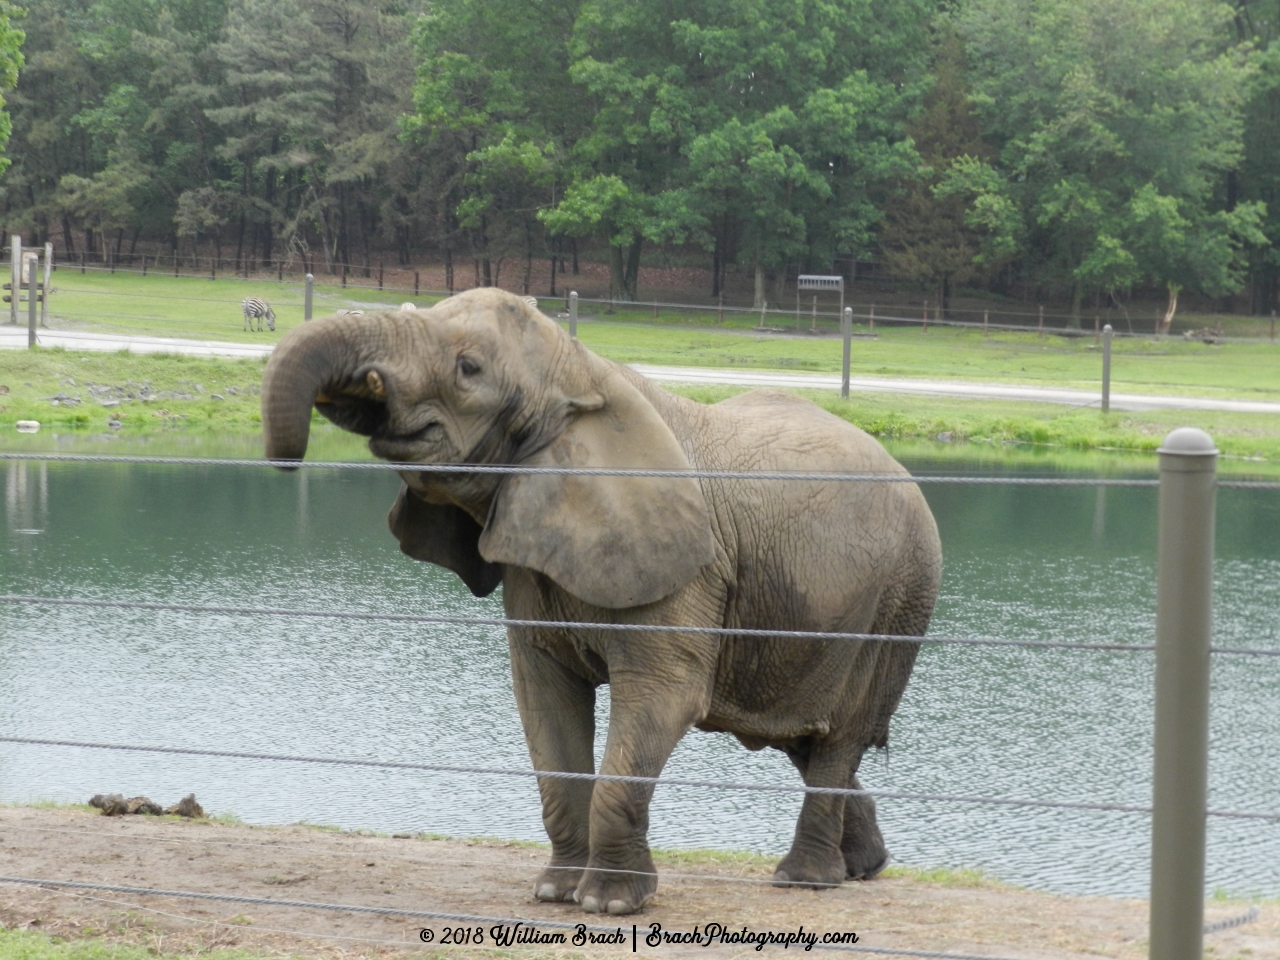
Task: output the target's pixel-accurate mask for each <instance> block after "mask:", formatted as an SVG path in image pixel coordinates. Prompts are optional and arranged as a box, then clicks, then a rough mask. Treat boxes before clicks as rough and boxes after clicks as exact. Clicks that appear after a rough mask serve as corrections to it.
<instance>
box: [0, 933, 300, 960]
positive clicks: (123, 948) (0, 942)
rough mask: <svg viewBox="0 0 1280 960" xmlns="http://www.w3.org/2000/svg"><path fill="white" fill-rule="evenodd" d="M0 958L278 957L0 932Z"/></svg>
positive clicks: (216, 959)
mask: <svg viewBox="0 0 1280 960" xmlns="http://www.w3.org/2000/svg"><path fill="white" fill-rule="evenodd" d="M0 956H2V957H4V958H5V960H155V958H157V957H160V958H163V960H186V958H193V960H194V958H195V957H199V958H200V960H263V958H265V957H268V956H270V957H278V956H279V955H278V954H264V953H256V952H249V951H245V950H210V951H200V952H199V953H171V952H169V951H164V952H160V951H157V950H156V949H155V948H154V947H149V946H148V947H143V946H137V945H134V944H125V943H108V942H106V941H104V940H100V939H97V938H96V937H90V938H87V939H83V940H81V939H76V940H64V939H62V938H60V937H51V936H49V935H48V934H45V933H36V932H33V931H29V930H3V929H0Z"/></svg>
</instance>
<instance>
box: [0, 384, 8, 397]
mask: <svg viewBox="0 0 1280 960" xmlns="http://www.w3.org/2000/svg"><path fill="white" fill-rule="evenodd" d="M8 392H9V388H8V387H6V386H5V385H4V384H3V383H0V397H3V396H4V395H5V394H6V393H8Z"/></svg>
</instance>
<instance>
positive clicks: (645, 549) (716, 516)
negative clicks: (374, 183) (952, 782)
mask: <svg viewBox="0 0 1280 960" xmlns="http://www.w3.org/2000/svg"><path fill="white" fill-rule="evenodd" d="M313 404H314V405H315V406H316V408H317V409H318V410H319V411H320V412H321V413H322V414H323V415H324V416H326V417H328V418H329V419H330V420H332V421H333V422H335V423H337V424H338V425H339V426H342V427H344V428H346V429H349V430H353V431H355V432H357V433H360V434H364V435H366V436H368V437H369V438H370V439H369V447H370V449H371V450H372V451H373V452H374V453H375V454H376V455H378V456H379V457H383V458H386V459H388V460H391V461H395V462H418V463H489V464H529V465H564V466H574V467H624V468H653V469H662V470H673V469H674V470H679V469H689V468H690V467H691V466H692V467H693V468H696V469H699V470H714V471H797V470H803V471H811V472H820V471H831V472H842V473H849V472H851V473H884V474H894V475H905V471H904V470H903V469H902V467H901V466H899V465H898V464H897V463H896V462H895V461H894V460H893V459H892V458H890V457H889V455H888V454H887V453H885V451H884V449H883V448H882V447H881V446H880V445H879V444H878V443H876V441H875V440H873V439H872V438H871V437H869V436H867V435H866V434H864V433H862V432H861V431H860V430H858V429H856V428H854V427H852V426H850V425H849V424H847V423H845V422H844V421H842V420H840V419H838V418H836V417H834V416H832V415H830V414H828V413H825V412H824V411H822V410H820V409H819V408H818V407H816V406H814V405H813V404H811V403H809V402H807V401H805V400H800V399H797V398H796V397H793V396H789V395H787V394H783V393H778V392H772V391H760V392H755V393H747V394H743V395H741V396H737V397H734V398H732V399H730V400H725V401H723V402H722V403H718V404H715V405H714V406H704V405H701V404H697V403H694V402H692V401H690V400H685V399H683V398H681V397H676V396H673V395H671V394H669V393H666V392H665V391H663V390H661V389H659V388H658V387H657V386H655V385H654V384H652V383H650V382H649V381H647V380H646V379H644V378H643V377H641V376H639V375H638V374H636V373H634V372H632V371H630V370H628V369H626V368H625V367H622V366H619V365H618V364H615V363H612V362H609V361H607V360H603V359H601V358H600V357H597V356H595V355H594V354H593V353H591V352H590V351H589V350H587V349H586V348H585V347H583V346H582V345H581V344H580V343H578V342H577V341H574V340H571V339H570V338H569V337H568V336H567V335H566V334H565V333H564V332H563V331H562V330H561V329H560V328H559V327H558V326H557V325H556V324H555V323H553V322H552V321H551V320H549V319H547V318H546V317H544V316H543V315H541V314H540V313H538V312H537V311H536V310H535V309H533V308H532V307H530V306H529V305H527V304H526V303H524V302H522V301H521V300H520V299H519V298H518V297H515V296H512V295H510V294H507V293H503V292H502V291H499V290H494V289H480V290H472V291H469V292H467V293H463V294H460V295H459V296H455V297H452V298H451V299H449V300H445V301H444V302H442V303H440V304H438V305H437V306H435V307H433V308H432V309H430V310H418V311H404V312H397V313H387V314H371V315H368V316H363V317H332V318H329V319H326V320H318V321H315V322H313V323H309V324H307V325H305V326H303V327H299V328H297V329H295V330H293V331H291V332H290V333H289V334H288V335H287V336H286V337H284V338H283V339H282V340H281V341H280V345H279V346H278V347H277V348H276V350H275V353H274V354H273V356H272V358H271V362H270V363H269V364H268V366H267V370H266V375H265V379H264V382H263V389H262V419H263V428H264V431H265V434H266V444H267V456H268V457H271V458H276V459H301V458H302V456H303V454H304V453H305V452H306V447H307V432H308V427H309V420H310V415H311V408H312V405H313ZM401 475H402V477H403V478H404V481H405V487H404V488H403V489H402V490H401V493H400V497H399V499H398V500H397V502H396V504H395V506H394V507H393V509H392V511H391V515H390V518H389V519H390V525H391V530H392V532H393V533H394V534H395V535H396V536H397V537H398V538H399V540H400V545H401V549H403V550H404V551H405V552H406V553H408V554H409V555H410V556H413V557H416V558H418V559H420V560H428V561H431V562H433V563H437V564H441V565H443V566H446V567H448V568H450V569H451V570H453V571H455V572H456V573H457V574H458V575H459V576H461V577H462V579H463V580H464V581H465V582H466V584H467V586H468V587H470V588H471V590H472V592H474V593H475V594H477V595H478V596H483V595H485V594H487V593H489V592H491V591H492V590H494V589H495V588H496V587H497V585H498V584H499V583H501V584H502V586H503V601H504V604H505V608H506V612H507V615H508V616H509V617H511V618H513V619H521V620H553V621H576V622H595V623H636V624H670V625H692V626H704V627H742V628H766V629H787V630H812V631H849V632H859V633H862V632H866V633H884V634H899V635H908V636H920V635H922V634H923V633H924V632H925V628H926V627H927V626H928V623H929V617H930V614H931V613H932V610H933V605H934V600H935V598H936V596H937V590H938V579H939V573H940V569H941V552H940V549H939V545H938V534H937V528H936V527H935V525H934V522H933V517H932V515H931V514H930V513H929V508H928V507H927V505H926V504H925V501H924V498H923V497H922V496H921V494H920V491H919V489H918V488H917V487H916V486H915V485H914V484H910V483H838V482H804V481H745V480H718V479H711V480H697V479H692V478H672V479H654V478H637V477H622V478H619V477H598V476H590V477H588V476H573V477H566V476H564V475H558V476H549V475H527V474H526V475H518V476H505V477H503V476H485V475H476V474H471V475H430V474H422V473H417V472H413V471H405V472H403V473H402V474H401ZM509 639H510V647H511V670H512V676H513V679H514V682H515V692H516V700H517V703H518V704H519V708H520V717H521V720H522V722H523V725H524V731H525V736H526V739H527V740H528V744H529V752H530V753H531V754H532V757H533V762H534V765H535V767H536V768H537V769H539V770H565V771H578V772H583V773H590V772H592V771H593V769H594V763H593V757H592V743H593V734H594V702H595V689H596V687H598V686H599V685H600V684H602V683H608V684H610V685H611V687H612V691H611V692H612V710H611V714H610V717H609V735H608V743H607V745H606V747H605V755H604V761H603V763H602V765H601V767H600V772H601V773H605V774H626V775H638V776H644V777H656V776H658V775H659V774H660V773H661V772H662V768H663V765H664V764H665V763H666V761H667V758H668V756H670V754H671V751H672V749H673V748H674V747H675V745H676V743H677V742H678V741H679V740H680V738H681V737H683V736H684V735H685V733H686V732H687V731H688V730H689V729H690V728H691V727H697V728H699V729H701V730H711V731H728V732H730V733H732V734H733V735H734V736H736V737H737V738H738V739H739V740H740V741H741V742H742V743H743V744H744V745H746V746H747V747H748V748H750V749H752V750H759V749H761V748H763V747H775V748H777V749H779V750H782V751H784V752H785V753H786V754H787V756H788V757H789V758H790V759H791V761H792V763H794V764H795V766H796V767H797V768H798V769H799V771H800V774H801V776H802V777H803V778H804V781H805V783H807V784H810V785H813V786H828V787H857V786H858V780H857V777H856V773H857V769H858V764H859V762H860V760H861V758H862V754H863V752H864V751H865V750H866V749H867V748H868V747H872V746H882V745H884V744H885V742H886V739H887V736H888V731H889V718H890V716H892V714H893V711H894V710H895V709H896V707H897V705H898V700H899V698H900V697H901V695H902V691H903V688H904V687H905V686H906V683H907V678H908V676H909V675H910V673H911V667H912V664H913V663H914V661H915V657H916V652H917V649H918V645H917V644H914V643H902V642H896V643H874V642H864V643H851V642H848V641H813V640H776V641H767V640H760V639H749V638H733V637H718V636H706V635H691V634H650V635H645V634H636V633H618V632H611V631H609V630H572V631H570V630H548V629H526V628H519V629H512V630H510V631H509ZM540 789H541V793H542V808H543V820H544V822H545V824H546V828H547V833H548V834H549V835H550V837H551V843H552V853H551V863H550V865H549V866H548V867H547V868H546V869H545V870H543V872H542V874H541V875H540V876H539V877H538V878H537V880H536V882H535V885H534V892H535V895H536V896H537V898H538V899H540V900H567V899H571V898H572V899H575V900H577V901H578V902H579V903H580V904H581V905H582V907H583V908H584V909H585V910H587V911H588V912H591V913H599V912H606V911H607V912H609V913H614V914H625V913H632V912H634V911H636V910H638V909H640V908H641V907H642V906H643V905H644V903H645V902H646V901H647V900H648V899H649V897H651V896H652V895H653V892H654V890H655V889H656V887H657V877H656V875H655V874H654V867H653V861H652V859H651V858H650V855H649V847H648V843H647V840H646V834H647V831H648V826H649V800H650V797H651V795H652V792H653V790H652V787H647V786H643V785H637V784H627V783H617V782H609V781H600V782H596V783H594V784H593V783H592V782H590V781H572V780H570V781H566V780H562V779H548V780H543V781H541V783H540ZM887 859H888V853H887V851H886V850H885V846H884V841H883V839H882V838H881V835H880V830H879V828H878V827H877V826H876V822H875V804H874V801H872V800H871V799H869V798H864V797H857V798H846V797H831V796H823V795H816V794H807V795H806V797H805V800H804V803H803V807H802V809H801V812H800V819H799V822H798V823H797V825H796V833H795V841H794V843H793V844H792V847H791V850H790V852H789V853H788V854H787V855H786V857H784V858H783V860H782V861H781V863H779V864H778V868H777V872H776V873H775V875H774V878H775V882H777V883H779V884H784V885H799V886H815V885H820V884H838V883H840V882H841V881H843V880H845V879H846V878H869V877H871V876H874V875H875V874H876V873H877V872H878V871H879V870H880V869H881V868H882V867H883V866H884V864H885V863H886V862H887ZM623 871H626V872H623Z"/></svg>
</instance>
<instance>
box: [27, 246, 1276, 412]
mask: <svg viewBox="0 0 1280 960" xmlns="http://www.w3.org/2000/svg"><path fill="white" fill-rule="evenodd" d="M56 286H57V293H56V294H55V295H54V297H53V299H52V301H51V305H52V317H51V321H50V323H51V326H54V327H60V328H72V329H85V330H97V331H102V332H112V333H121V334H150V335H158V336H169V337H184V338H195V339H202V340H223V341H236V342H243V341H253V342H261V343H274V342H275V341H276V340H278V339H279V338H280V336H282V335H283V334H284V332H286V331H287V330H289V329H292V328H293V327H294V326H297V325H298V324H300V323H301V322H302V316H303V308H302V296H303V288H302V285H301V284H300V283H297V282H296V281H294V282H289V281H286V282H285V283H276V282H275V281H274V280H272V279H257V280H248V281H246V280H242V279H239V278H236V277H221V278H219V279H217V280H212V281H211V280H209V279H207V278H202V277H188V276H183V277H176V278H175V277H173V276H166V275H154V274H153V275H151V276H148V277H142V276H139V275H137V274H124V273H120V274H110V273H102V272H97V273H95V272H92V271H91V272H89V273H87V274H84V275H81V274H79V273H76V272H75V271H74V269H71V270H67V269H64V270H60V271H58V273H57V279H56ZM246 296H259V297H263V298H265V299H267V300H269V301H270V302H271V304H272V306H273V307H274V309H275V312H276V315H277V324H276V331H275V332H274V333H271V332H268V331H265V330H264V331H262V332H261V333H259V332H257V331H254V332H252V333H248V332H245V331H244V330H243V318H242V316H241V312H240V301H241V299H242V298H244V297H246ZM405 299H413V300H415V302H417V303H418V304H419V305H423V306H425V305H428V304H430V303H432V302H434V300H435V299H438V298H437V297H433V296H427V295H425V294H423V295H419V296H417V297H414V295H413V294H412V293H406V292H404V291H393V290H387V291H378V290H377V289H376V288H369V287H359V288H357V287H348V288H346V289H343V288H342V287H340V286H337V285H318V286H317V287H316V289H315V315H316V316H323V315H325V314H327V313H330V312H332V311H334V310H337V309H351V308H357V309H378V308H390V307H395V306H396V305H398V304H399V303H400V302H401V301H402V300H405ZM543 306H544V308H546V309H547V310H548V312H549V313H553V314H554V313H555V312H556V311H558V310H559V309H560V307H561V303H560V302H559V301H558V300H547V301H545V302H544V304H543ZM1204 319H1205V318H1200V319H1199V320H1197V319H1187V318H1184V320H1183V321H1180V322H1185V323H1186V324H1188V325H1191V324H1199V325H1201V326H1203V325H1205V324H1204V323H1200V320H1204ZM757 323H758V316H757V315H756V314H749V313H744V314H734V313H727V314H725V315H724V320H723V321H722V322H717V320H716V315H715V314H714V313H708V312H706V311H697V310H663V311H661V312H660V315H659V316H657V317H654V316H653V315H652V311H651V310H647V309H643V308H638V309H627V308H621V307H620V308H618V309H617V310H616V311H614V312H612V313H610V312H607V311H606V310H605V308H604V307H603V306H602V305H600V304H583V309H582V314H581V324H580V327H579V335H580V337H581V338H582V340H583V342H584V343H586V344H587V345H588V346H590V347H591V348H592V349H594V350H596V351H597V352H599V353H601V354H602V355H604V356H607V357H610V358H612V359H615V360H619V361H621V362H624V363H639V362H643V363H658V364H669V365H684V366H708V367H748V368H761V369H780V370H807V371H815V372H837V371H839V369H840V362H841V346H840V341H839V339H838V338H836V337H835V336H834V328H833V327H832V326H831V324H830V323H827V324H826V325H825V327H823V328H822V329H823V332H822V333H821V334H820V335H812V334H809V333H808V332H807V328H808V321H807V319H806V320H805V322H804V323H802V324H801V327H802V328H803V329H802V330H800V331H797V330H796V329H795V325H794V323H793V320H792V318H791V317H790V316H789V315H787V314H782V315H779V316H770V317H769V319H768V324H769V325H770V326H771V327H774V328H775V331H776V332H768V331H766V332H761V331H758V330H754V329H753V327H754V326H755V325H756V324H757ZM1250 329H1252V328H1250ZM856 332H857V333H859V334H860V335H861V336H865V337H870V333H871V332H870V331H869V330H868V327H867V325H866V323H865V322H862V323H860V324H858V325H856ZM1114 352H1115V356H1114V361H1113V364H1112V376H1113V387H1112V388H1113V390H1115V391H1117V392H1124V391H1127V392H1140V393H1173V394H1200V395H1204V396H1233V397H1241V398H1255V399H1278V400H1280V346H1278V345H1276V344H1273V343H1271V342H1269V341H1268V340H1266V339H1262V338H1258V339H1255V340H1254V341H1253V342H1234V341H1233V342H1230V343H1224V344H1219V345H1216V346H1210V345H1206V344H1204V343H1201V342H1200V341H1198V340H1184V339H1183V338H1182V337H1181V336H1177V335H1175V336H1171V337H1164V338H1161V339H1155V338H1153V337H1149V336H1141V337H1119V338H1117V339H1116V342H1115V346H1114ZM853 369H854V372H855V374H857V375H864V376H865V375H875V376H898V377H925V378H933V379H948V380H971V381H980V382H1003V383H1023V384H1034V385H1042V386H1047V385H1060V386H1072V387H1079V388H1085V389H1090V390H1092V389H1095V388H1096V387H1097V384H1098V380H1099V377H1100V369H1101V361H1100V357H1099V351H1098V349H1097V347H1096V345H1095V344H1094V341H1093V338H1092V337H1088V336H1086V337H1063V336H1057V335H1053V334H1049V335H1046V336H1043V337H1041V336H1038V335H1037V334H1036V333H1035V332H1034V331H1027V332H1021V331H1000V332H993V333H992V335H991V336H990V337H984V336H983V334H982V332H981V331H980V330H974V329H957V328H952V327H938V326H933V327H930V328H929V330H928V332H927V333H926V332H923V331H922V329H921V327H920V326H918V325H915V324H912V325H898V326H886V325H885V323H884V322H881V323H880V324H879V325H877V326H876V328H875V331H874V339H870V338H867V339H859V340H857V341H856V342H855V344H854V350H853Z"/></svg>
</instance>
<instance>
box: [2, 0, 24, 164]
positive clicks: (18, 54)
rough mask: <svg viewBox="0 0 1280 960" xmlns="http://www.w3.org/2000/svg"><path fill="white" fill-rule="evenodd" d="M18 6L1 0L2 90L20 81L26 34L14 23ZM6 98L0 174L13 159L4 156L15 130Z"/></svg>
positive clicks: (4, 90) (6, 89) (3, 102)
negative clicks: (19, 73) (7, 108)
mask: <svg viewBox="0 0 1280 960" xmlns="http://www.w3.org/2000/svg"><path fill="white" fill-rule="evenodd" d="M18 13H19V10H18V8H16V7H14V6H13V5H12V4H11V3H9V2H8V0H0V92H8V91H10V90H12V89H13V88H14V86H15V84H17V82H18V71H19V70H21V69H22V64H23V57H22V49H21V48H22V41H23V40H25V39H26V34H25V33H23V32H22V31H21V30H19V29H18V28H17V27H15V26H14V25H13V17H14V16H16V15H18ZM4 106H5V100H4V97H3V96H0V175H2V174H3V173H4V172H5V171H6V170H7V169H9V164H10V163H12V161H11V160H10V159H9V158H8V157H6V156H4V147H5V144H7V143H8V142H9V136H10V134H11V133H12V132H13V120H12V119H11V118H10V116H9V114H8V112H7V111H6V110H4Z"/></svg>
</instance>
